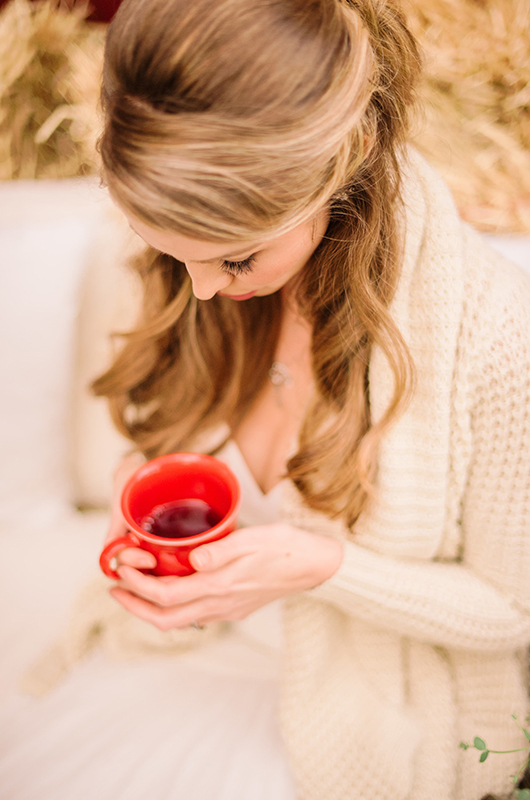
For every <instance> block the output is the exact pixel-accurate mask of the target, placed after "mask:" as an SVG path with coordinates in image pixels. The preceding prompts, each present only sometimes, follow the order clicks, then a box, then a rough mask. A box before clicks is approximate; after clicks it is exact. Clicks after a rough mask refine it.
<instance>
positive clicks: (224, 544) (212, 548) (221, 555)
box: [189, 533, 248, 572]
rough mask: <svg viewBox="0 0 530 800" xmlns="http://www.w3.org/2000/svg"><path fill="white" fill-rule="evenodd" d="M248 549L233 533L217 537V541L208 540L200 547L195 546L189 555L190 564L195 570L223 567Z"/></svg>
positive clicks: (203, 570)
mask: <svg viewBox="0 0 530 800" xmlns="http://www.w3.org/2000/svg"><path fill="white" fill-rule="evenodd" d="M247 551H248V546H246V547H245V546H244V543H243V542H242V541H241V540H240V537H239V536H238V535H237V533H236V534H234V533H231V534H230V535H229V536H225V538H224V539H219V540H218V541H217V542H208V544H203V545H202V546H201V547H196V548H195V549H194V550H192V551H191V553H190V555H189V559H190V564H191V565H192V567H193V568H194V569H196V570H197V572H210V571H212V570H214V569H219V568H220V567H224V566H225V564H229V563H230V561H234V559H236V558H238V557H239V556H241V555H243V554H244V553H245V552H247Z"/></svg>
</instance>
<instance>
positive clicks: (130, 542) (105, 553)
mask: <svg viewBox="0 0 530 800" xmlns="http://www.w3.org/2000/svg"><path fill="white" fill-rule="evenodd" d="M140 546H141V542H140V539H138V537H137V536H135V535H134V533H127V534H126V535H125V536H120V537H118V539H114V540H113V541H112V542H109V543H108V545H107V546H106V547H104V548H103V550H102V552H101V555H100V557H99V566H100V567H101V569H102V570H103V572H104V573H105V575H106V576H107V577H108V578H115V579H116V580H119V579H120V576H119V575H118V573H117V572H116V556H117V555H118V553H121V551H122V550H125V549H126V548H127V547H140ZM112 562H114V563H112Z"/></svg>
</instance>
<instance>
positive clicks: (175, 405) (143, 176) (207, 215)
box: [94, 0, 419, 525]
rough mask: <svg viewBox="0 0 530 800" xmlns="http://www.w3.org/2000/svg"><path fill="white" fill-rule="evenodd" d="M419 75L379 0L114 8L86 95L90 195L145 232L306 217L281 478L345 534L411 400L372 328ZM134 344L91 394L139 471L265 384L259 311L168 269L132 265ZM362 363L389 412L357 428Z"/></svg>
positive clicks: (383, 337)
mask: <svg viewBox="0 0 530 800" xmlns="http://www.w3.org/2000/svg"><path fill="white" fill-rule="evenodd" d="M418 72H419V55H418V51H417V48H416V45H415V42H414V39H413V38H412V35H411V34H410V32H409V31H408V29H407V28H406V25H405V22H404V19H403V16H402V14H401V13H400V12H399V11H398V10H397V8H395V7H394V6H393V5H392V4H391V3H390V2H386V0H385V1H384V2H383V0H260V2H254V0H215V1H214V0H126V1H125V3H123V5H122V6H121V7H120V10H119V11H118V14H117V15H116V18H115V20H114V22H113V23H112V25H111V27H110V30H109V35H108V40H107V46H106V54H105V71H104V84H103V93H102V98H103V109H104V114H105V129H104V133H103V135H102V138H101V141H100V150H101V154H102V159H103V165H104V176H105V179H106V180H107V182H108V184H109V186H110V188H111V191H112V193H113V195H114V196H115V198H116V199H117V200H118V202H119V203H120V204H121V205H122V206H123V207H124V208H125V209H126V210H128V211H129V212H130V213H131V214H132V215H133V216H134V217H137V218H138V219H140V220H142V221H143V222H145V223H146V224H148V225H149V226H151V227H154V228H157V229H160V230H171V231H175V232H178V233H179V234H181V235H183V236H187V237H190V238H193V239H201V240H205V241H212V242H222V241H230V242H233V241H236V240H237V241H242V242H244V241H251V240H256V239H257V238H259V239H260V240H262V241H263V240H265V239H267V238H271V239H272V238H274V237H276V236H278V235H280V234H281V233H283V232H285V231H288V230H290V229H292V228H293V227H294V226H296V225H297V224H299V223H301V222H303V221H307V220H308V219H311V218H312V217H313V216H314V215H315V214H316V213H317V212H318V211H319V210H321V209H322V208H323V207H325V206H326V205H327V206H329V208H330V222H329V225H328V228H327V231H326V234H325V236H324V239H323V240H322V242H321V243H320V245H319V247H318V248H317V250H316V251H315V253H314V255H313V257H312V258H311V259H310V261H309V263H308V264H307V265H306V267H305V269H304V270H303V272H302V274H301V276H300V280H299V284H298V291H297V299H298V302H299V306H300V308H301V310H302V312H303V313H304V315H305V316H306V317H307V319H308V320H309V321H310V322H311V324H312V327H313V338H312V363H313V371H314V376H315V383H316V392H315V397H314V400H313V402H312V404H311V407H310V409H309V411H308V413H307V416H306V418H305V421H304V423H303V426H302V430H301V434H300V447H299V451H298V453H297V454H295V456H294V457H293V458H292V459H291V460H290V461H289V463H288V465H287V474H288V476H289V477H290V478H291V479H292V480H293V481H294V482H295V484H296V485H297V487H298V488H299V490H300V491H301V493H302V495H303V497H304V499H305V502H306V504H307V505H308V506H310V507H311V508H313V509H315V510H318V511H321V512H323V513H325V514H327V515H330V516H342V517H343V519H344V520H345V522H346V523H347V524H348V525H352V524H353V523H354V522H355V520H356V519H357V518H358V516H359V514H360V512H361V510H362V509H363V507H364V505H365V503H366V501H367V499H368V497H369V494H370V492H371V489H372V487H373V483H374V478H375V474H376V465H377V447H378V444H379V441H380V439H381V436H382V435H383V434H384V432H385V430H386V429H387V428H388V426H389V425H390V424H391V423H392V422H393V421H394V420H395V419H396V418H397V416H398V414H399V412H400V411H401V410H402V409H403V407H404V405H405V403H406V401H407V399H408V397H409V396H410V392H411V386H412V365H411V362H410V357H409V354H408V351H407V348H406V346H405V344H404V342H403V340H402V338H401V335H400V333H399V331H398V330H397V329H396V327H395V325H394V323H393V321H392V318H391V316H390V314H389V312H388V305H389V302H390V300H391V298H392V296H393V293H394V290H395V287H396V283H397V280H398V277H399V260H400V237H399V226H398V224H397V219H398V214H399V188H400V172H399V153H400V148H401V145H402V144H403V142H404V138H405V134H406V129H407V114H408V109H409V107H410V105H411V103H412V100H413V95H414V85H415V82H416V79H417V75H418ZM137 268H138V270H139V272H140V275H141V277H142V279H143V281H144V290H145V291H144V308H143V317H142V321H141V323H140V325H139V327H138V328H137V330H135V331H133V332H132V333H130V334H128V335H127V337H126V343H125V346H124V348H123V349H122V350H121V352H120V353H119V355H118V356H117V358H116V361H115V363H114V364H113V366H112V367H111V369H110V370H109V371H108V372H107V373H105V375H103V376H101V378H99V379H98V380H97V381H96V382H95V384H94V390H95V391H96V393H98V394H102V395H106V396H107V397H109V400H110V405H111V410H112V413H113V417H114V420H115V422H116V424H117V425H118V427H119V428H120V430H121V431H122V432H123V433H125V434H126V435H127V436H129V437H130V438H131V439H132V440H133V441H134V442H135V443H136V445H137V446H138V447H139V448H140V449H141V450H142V451H143V452H144V453H145V454H146V455H147V456H148V457H153V456H155V455H158V454H161V453H163V452H170V451H173V450H179V449H185V448H186V447H187V446H190V444H191V443H192V442H193V440H194V439H195V438H196V436H197V435H199V434H200V433H201V432H204V431H207V430H209V429H210V428H212V427H214V426H215V425H217V424H219V423H220V422H228V424H229V425H230V426H231V427H232V428H235V427H236V426H237V424H238V422H239V421H240V420H241V419H242V417H243V416H244V414H245V412H246V411H247V410H248V408H249V407H250V404H251V403H252V400H253V398H254V397H255V396H256V393H257V392H258V391H259V389H260V388H261V386H263V384H264V382H265V381H266V380H267V374H268V370H269V368H270V366H271V363H272V361H273V357H274V351H275V346H276V342H277V338H278V331H279V321H280V316H281V304H280V297H279V295H278V294H274V295H270V296H266V297H255V298H252V299H251V300H248V301H245V302H244V303H233V302H232V301H230V300H229V299H226V298H222V297H218V296H215V297H214V298H212V299H211V300H209V301H204V302H203V301H198V300H196V299H195V298H194V297H193V295H192V293H191V286H190V280H189V278H188V275H187V273H186V269H185V266H184V265H183V264H182V263H180V262H178V261H176V260H175V259H173V258H171V257H169V256H166V255H163V254H159V253H157V252H155V251H153V250H148V251H147V252H146V254H145V257H144V258H143V259H141V260H140V261H139V262H138V264H137ZM374 344H377V345H379V346H380V347H381V348H382V349H383V351H384V353H385V355H386V357H387V359H388V361H389V363H390V365H391V368H392V370H393V373H394V383H395V387H394V395H393V398H392V400H391V402H390V404H389V407H388V409H387V411H386V413H385V415H384V416H383V418H382V419H381V420H380V421H378V423H377V424H372V421H371V419H370V407H369V398H368V364H369V358H370V353H371V350H372V348H373V346H374Z"/></svg>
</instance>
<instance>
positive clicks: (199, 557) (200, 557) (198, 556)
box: [193, 550, 210, 567]
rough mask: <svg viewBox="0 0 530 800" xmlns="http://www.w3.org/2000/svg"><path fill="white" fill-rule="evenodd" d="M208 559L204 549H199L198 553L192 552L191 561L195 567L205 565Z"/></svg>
mask: <svg viewBox="0 0 530 800" xmlns="http://www.w3.org/2000/svg"><path fill="white" fill-rule="evenodd" d="M209 560H210V556H209V554H208V553H207V552H206V550H200V551H199V552H198V553H194V554H193V563H194V564H195V565H196V566H197V567H205V566H206V564H207V563H208V561H209Z"/></svg>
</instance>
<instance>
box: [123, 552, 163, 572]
mask: <svg viewBox="0 0 530 800" xmlns="http://www.w3.org/2000/svg"><path fill="white" fill-rule="evenodd" d="M116 561H117V562H118V566H127V567H134V568H135V569H154V567H156V563H157V562H156V558H155V556H154V555H153V554H152V553H148V552H147V551H146V550H142V549H141V548H140V547H127V548H126V549H125V550H122V551H121V552H120V553H118V555H117V556H116Z"/></svg>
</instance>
